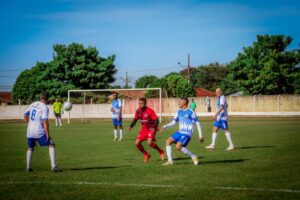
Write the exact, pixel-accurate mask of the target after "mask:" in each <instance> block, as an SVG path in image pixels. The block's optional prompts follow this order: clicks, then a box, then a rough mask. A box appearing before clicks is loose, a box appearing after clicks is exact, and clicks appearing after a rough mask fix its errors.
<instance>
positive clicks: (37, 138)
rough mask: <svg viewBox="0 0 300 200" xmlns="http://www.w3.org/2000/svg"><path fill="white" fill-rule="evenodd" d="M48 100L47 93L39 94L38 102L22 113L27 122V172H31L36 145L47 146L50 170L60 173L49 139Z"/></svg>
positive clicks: (52, 144) (53, 148)
mask: <svg viewBox="0 0 300 200" xmlns="http://www.w3.org/2000/svg"><path fill="white" fill-rule="evenodd" d="M47 100H48V94H47V93H41V94H40V101H36V102H34V103H32V104H31V105H30V106H29V107H28V108H27V109H26V111H25V113H24V119H25V120H26V121H27V122H28V127H27V144H28V150H27V159H26V161H27V171H28V172H31V171H32V167H31V158H32V153H33V151H34V148H35V146H36V143H39V145H40V146H47V147H48V148H49V155H50V160H51V167H52V168H51V169H52V171H53V172H60V171H61V170H60V169H59V168H58V167H57V165H56V158H55V157H56V156H55V145H54V141H53V140H52V138H51V137H50V132H49V122H48V115H49V108H48V107H47V105H46V103H47Z"/></svg>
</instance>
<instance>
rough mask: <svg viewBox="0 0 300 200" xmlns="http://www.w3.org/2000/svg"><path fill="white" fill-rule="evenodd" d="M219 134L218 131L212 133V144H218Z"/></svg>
mask: <svg viewBox="0 0 300 200" xmlns="http://www.w3.org/2000/svg"><path fill="white" fill-rule="evenodd" d="M217 135H218V134H217V133H216V132H214V133H212V138H211V145H212V146H216V140H217Z"/></svg>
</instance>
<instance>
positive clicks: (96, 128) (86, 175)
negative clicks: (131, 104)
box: [0, 118, 300, 200]
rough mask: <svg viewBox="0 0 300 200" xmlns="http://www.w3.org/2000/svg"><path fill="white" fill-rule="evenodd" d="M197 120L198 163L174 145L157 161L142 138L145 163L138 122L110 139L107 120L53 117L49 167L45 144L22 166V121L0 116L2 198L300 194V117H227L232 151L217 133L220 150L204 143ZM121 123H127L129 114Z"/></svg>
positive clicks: (205, 123) (160, 137)
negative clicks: (53, 156) (29, 166)
mask: <svg viewBox="0 0 300 200" xmlns="http://www.w3.org/2000/svg"><path fill="white" fill-rule="evenodd" d="M200 120H201V125H202V129H203V132H204V136H205V141H204V143H203V144H201V143H199V142H198V140H197V132H196V133H195V134H194V136H193V138H192V140H191V142H190V144H189V145H188V148H189V149H190V150H191V151H192V152H194V153H195V154H196V155H197V156H198V157H199V160H200V164H199V165H198V166H194V165H192V161H191V159H190V158H188V157H187V156H185V155H184V154H182V153H181V152H177V151H176V150H175V148H174V147H173V156H174V158H175V162H174V163H175V164H174V165H173V166H162V164H163V162H162V161H161V160H160V158H159V155H158V153H157V152H156V151H154V150H153V149H150V148H149V147H148V146H147V144H144V146H145V147H146V149H147V150H148V151H149V152H150V153H151V155H152V158H151V159H150V161H149V163H147V164H144V163H143V156H142V154H141V153H140V152H138V151H137V150H136V148H135V146H134V140H135V137H136V135H137V133H138V130H139V128H140V124H137V125H136V127H135V128H134V129H133V131H132V132H128V131H126V130H125V141H123V142H114V141H113V131H112V126H111V122H110V120H88V121H87V122H84V123H81V122H79V121H77V122H75V121H73V122H72V123H71V124H70V125H67V124H66V121H64V125H63V127H55V126H53V125H54V122H53V121H51V122H50V126H51V128H50V130H51V135H52V137H53V139H54V141H55V143H56V147H57V163H58V165H59V167H60V168H62V169H63V172H61V173H52V172H51V171H50V160H49V153H48V149H47V148H41V147H37V148H36V150H35V152H34V154H33V170H34V171H33V172H32V173H27V172H26V171H25V152H26V148H27V146H26V126H27V124H26V123H25V122H21V121H18V122H17V121H0V199H30V200H34V199H72V200H74V199H118V200H119V199H218V200H220V199H222V200H223V199H230V200H234V199H264V200H265V199H280V200H282V199H300V118H231V119H230V121H229V126H230V130H231V133H232V137H233V140H234V142H235V143H236V146H237V147H238V149H236V150H234V151H231V152H227V151H225V150H224V149H225V148H226V147H227V141H226V138H225V136H224V135H223V134H221V132H220V133H219V135H218V141H217V149H216V150H214V151H209V150H206V149H205V146H206V145H208V144H209V143H210V142H211V126H212V120H210V119H208V118H205V119H201V118H200ZM167 122H168V121H167V119H164V121H163V124H164V123H167ZM124 124H125V127H126V129H127V127H128V125H129V121H125V122H124ZM176 130H177V126H174V127H172V128H171V129H168V130H167V131H166V132H164V133H158V134H157V141H158V144H159V146H160V147H163V148H164V149H165V145H164V143H165V140H166V139H167V137H168V136H170V135H171V134H172V133H173V132H174V131H176Z"/></svg>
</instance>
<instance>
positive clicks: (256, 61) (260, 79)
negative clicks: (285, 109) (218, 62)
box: [228, 35, 300, 94]
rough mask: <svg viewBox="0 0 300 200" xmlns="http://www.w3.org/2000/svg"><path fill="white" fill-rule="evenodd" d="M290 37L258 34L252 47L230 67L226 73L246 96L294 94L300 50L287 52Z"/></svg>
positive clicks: (239, 55) (247, 48)
mask: <svg viewBox="0 0 300 200" xmlns="http://www.w3.org/2000/svg"><path fill="white" fill-rule="evenodd" d="M291 42H292V38H291V37H286V36H284V35H258V36H257V41H256V42H254V43H253V45H252V46H249V47H245V48H244V49H243V52H242V53H239V54H238V56H237V58H236V59H235V60H234V61H232V62H231V63H230V64H229V66H228V67H229V74H230V75H231V76H232V78H233V81H234V82H236V83H237V85H238V87H239V88H240V90H242V91H244V93H245V94H292V93H294V92H296V88H295V82H296V81H297V75H296V74H297V73H298V72H297V69H296V67H295V66H296V65H297V64H298V63H299V61H300V54H299V51H287V50H286V49H287V47H288V46H289V45H290V44H291Z"/></svg>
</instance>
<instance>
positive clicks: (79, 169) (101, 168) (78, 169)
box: [64, 165, 130, 171]
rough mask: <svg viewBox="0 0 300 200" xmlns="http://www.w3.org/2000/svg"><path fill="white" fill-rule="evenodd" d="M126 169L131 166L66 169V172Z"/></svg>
mask: <svg viewBox="0 0 300 200" xmlns="http://www.w3.org/2000/svg"><path fill="white" fill-rule="evenodd" d="M124 167H130V165H124V166H95V167H74V168H69V169H64V170H65V171H83V170H95V169H100V170H104V169H117V168H124Z"/></svg>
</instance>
